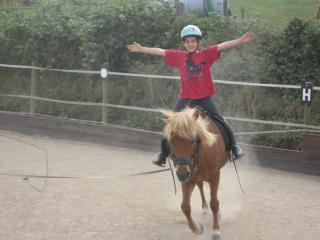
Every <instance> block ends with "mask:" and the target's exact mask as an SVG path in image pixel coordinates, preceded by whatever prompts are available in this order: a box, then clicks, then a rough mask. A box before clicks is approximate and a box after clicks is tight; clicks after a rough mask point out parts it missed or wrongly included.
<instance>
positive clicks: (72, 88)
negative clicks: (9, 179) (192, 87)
mask: <svg viewBox="0 0 320 240" xmlns="http://www.w3.org/2000/svg"><path fill="white" fill-rule="evenodd" d="M190 23H192V24H195V25H198V26H199V27H200V28H201V29H202V31H203V34H204V40H203V42H202V45H203V47H206V46H209V45H211V44H214V43H219V42H222V41H226V40H230V39H234V38H237V37H239V36H241V34H243V33H245V32H246V31H252V32H254V33H255V34H256V36H257V38H256V40H255V41H254V42H252V43H249V44H247V45H243V46H240V47H237V48H234V49H231V50H228V51H225V52H223V53H222V56H221V60H220V61H219V62H217V63H216V64H215V66H214V70H213V71H214V77H215V79H227V80H232V81H249V82H261V83H280V84H298V85H300V84H301V82H303V81H311V82H313V83H314V85H316V86H320V77H319V76H320V68H319V66H320V58H319V56H320V41H319V39H320V38H319V37H320V25H319V23H317V22H311V21H304V20H301V19H293V20H292V21H290V23H289V24H288V26H287V27H286V28H285V29H284V30H282V31H279V30H278V28H277V29H273V28H272V27H270V25H268V24H267V23H265V22H263V21H262V20H261V19H258V18H255V19H249V20H246V21H244V22H237V21H236V20H234V19H231V18H222V17H220V16H218V15H216V14H214V13H211V14H210V15H209V16H207V17H198V16H197V15H196V14H190V15H188V16H183V17H177V16H176V15H175V10H174V9H173V8H172V7H170V6H169V5H168V4H166V3H164V2H162V1H156V0H155V1H149V0H133V1H120V0H119V1H112V2H110V3H105V4H100V5H97V4H90V5H86V4H84V3H83V1H77V4H76V5H72V6H68V5H60V4H50V3H46V4H44V3H42V4H39V5H35V6H34V7H33V8H26V9H20V10H15V11H11V10H5V9H2V10H0V63H5V64H22V65H31V64H34V65H36V66H40V67H48V68H62V69H87V70H98V69H100V67H101V65H102V64H106V65H107V67H108V69H109V70H110V71H123V72H139V73H149V74H164V75H176V74H177V72H176V70H174V69H170V68H168V67H166V66H165V65H164V63H163V60H162V59H161V58H159V57H156V56H147V55H143V54H134V53H130V52H128V50H127V48H126V45H127V44H130V43H132V42H133V41H136V42H139V43H141V44H142V45H145V46H154V47H162V48H181V47H182V46H181V43H180V40H179V35H180V31H181V28H182V27H183V26H185V25H187V24H190ZM30 74H31V73H30V71H28V70H8V69H5V68H0V93H5V94H26V95H28V94H29V93H30ZM37 81H38V85H37V88H38V89H37V92H38V95H39V96H42V97H48V98H56V99H62V100H70V101H90V102H101V99H102V93H101V86H102V85H101V80H100V79H99V77H98V76H88V75H82V74H61V73H52V72H43V71H39V72H38V80H37ZM217 87H218V95H217V97H216V98H215V100H216V101H217V103H218V105H219V107H220V110H221V111H222V113H223V114H224V115H227V116H239V117H249V118H258V119H264V120H276V121H289V122H297V123H302V121H303V108H302V107H301V106H300V103H299V91H297V90H275V89H262V88H252V87H251V88H248V87H239V86H231V85H220V84H218V85H217ZM178 88H179V82H178V81H173V80H163V79H137V78H132V77H116V76H111V77H110V78H109V79H108V100H109V102H110V103H113V104H123V105H130V106H142V107H155V108H157V107H161V108H169V109H171V108H172V106H173V105H174V102H175V99H176V95H177V92H178ZM0 100H1V101H0V109H10V110H21V109H22V110H24V109H25V108H26V106H27V104H28V103H29V102H28V101H22V100H13V99H4V98H1V99H0ZM37 110H38V111H39V113H45V114H50V115H56V116H67V117H73V118H81V119H88V120H98V121H99V120H101V116H100V115H101V113H100V110H101V109H98V108H97V107H83V108H82V109H81V108H79V107H74V106H73V107H72V106H71V107H70V106H65V105H63V104H62V105H61V104H54V103H50V104H49V103H45V102H41V103H39V105H38V109H37ZM108 117H109V121H110V122H113V123H117V124H124V125H128V126H133V127H140V128H145V129H149V130H159V129H161V128H162V126H163V123H162V122H161V120H160V119H161V115H160V114H152V113H150V114H145V113H139V112H134V111H129V112H128V111H125V110H119V109H118V110H116V109H112V108H110V109H109V113H108ZM311 123H312V124H316V125H319V123H320V98H319V95H318V94H316V97H315V98H314V103H313V107H312V119H311ZM232 125H233V126H234V127H235V130H236V131H242V130H246V128H248V126H247V127H245V126H240V125H241V124H240V125H239V126H238V124H236V123H233V122H232ZM280 138H281V137H280ZM281 139H282V138H281ZM262 140H265V141H267V142H268V141H269V140H268V137H259V139H258V140H257V139H255V140H254V141H255V142H259V141H262ZM273 142H275V144H277V145H278V144H279V142H281V143H282V142H283V140H273ZM288 142H290V144H291V142H292V141H291V140H288ZM290 144H289V145H290ZM284 145H285V144H284ZM294 145H295V144H294Z"/></svg>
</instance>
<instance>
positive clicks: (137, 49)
mask: <svg viewBox="0 0 320 240" xmlns="http://www.w3.org/2000/svg"><path fill="white" fill-rule="evenodd" d="M127 47H128V49H129V51H130V52H142V48H143V47H142V46H141V45H140V44H139V43H136V42H133V44H131V45H128V46H127Z"/></svg>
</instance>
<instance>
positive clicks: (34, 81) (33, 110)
mask: <svg viewBox="0 0 320 240" xmlns="http://www.w3.org/2000/svg"><path fill="white" fill-rule="evenodd" d="M32 66H35V63H34V62H32ZM37 78H38V72H37V70H36V69H31V84H30V96H31V97H36V96H37ZM36 112H37V101H36V100H35V99H32V98H31V99H30V113H32V114H35V113H36Z"/></svg>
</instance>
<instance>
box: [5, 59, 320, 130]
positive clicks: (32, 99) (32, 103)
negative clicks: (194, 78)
mask: <svg viewBox="0 0 320 240" xmlns="http://www.w3.org/2000/svg"><path fill="white" fill-rule="evenodd" d="M0 67H2V68H17V69H30V70H31V71H32V73H31V78H32V79H31V93H30V96H27V95H12V94H0V96H2V97H12V98H22V99H29V100H30V113H35V109H36V103H35V101H46V102H55V103H63V104H71V105H82V106H101V107H102V108H103V111H102V122H106V121H107V120H106V119H107V110H106V108H107V107H112V108H119V109H126V110H136V111H146V112H161V111H163V109H154V108H144V107H135V106H126V105H116V104H109V103H107V94H106V88H107V86H106V85H105V84H104V86H103V88H102V91H103V93H102V96H103V101H102V103H93V102H79V101H77V102H75V101H64V100H59V99H52V98H43V97H38V96H36V91H35V90H34V89H36V88H35V84H36V79H35V78H36V77H37V75H36V73H35V71H36V70H41V71H54V72H65V73H79V74H95V75H100V71H89V70H67V69H52V68H41V67H36V66H24V65H8V64H0ZM108 75H114V76H129V77H138V78H161V79H173V80H177V79H179V77H178V76H163V75H149V74H136V73H121V72H108ZM214 81H215V82H216V83H220V84H232V85H243V86H253V87H268V88H285V89H301V86H300V85H285V84H261V83H251V82H235V81H226V80H214ZM104 83H105V81H104ZM313 89H314V90H315V91H320V87H317V86H316V87H313ZM225 118H226V119H228V120H235V121H243V122H250V123H260V124H270V125H278V126H286V127H298V128H304V129H313V130H320V126H314V125H308V124H306V123H307V122H306V121H305V122H304V124H297V123H290V122H279V121H266V120H259V119H248V118H236V117H227V116H226V117H225Z"/></svg>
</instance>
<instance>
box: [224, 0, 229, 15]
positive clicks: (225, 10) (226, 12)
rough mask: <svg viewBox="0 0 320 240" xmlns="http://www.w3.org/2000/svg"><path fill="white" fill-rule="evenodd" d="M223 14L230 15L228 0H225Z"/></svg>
mask: <svg viewBox="0 0 320 240" xmlns="http://www.w3.org/2000/svg"><path fill="white" fill-rule="evenodd" d="M223 16H224V17H226V16H228V0H223Z"/></svg>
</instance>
